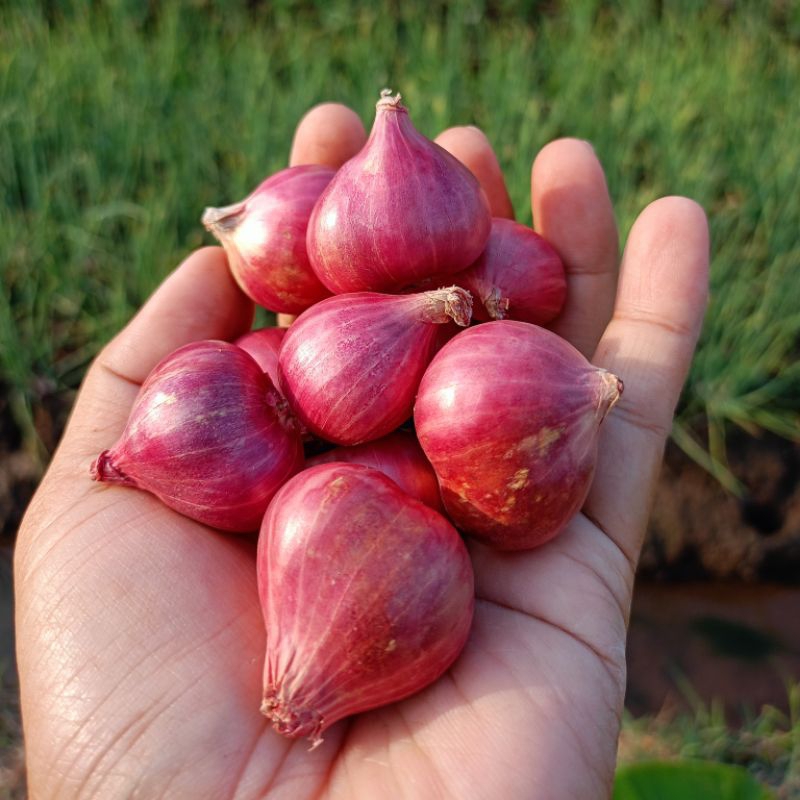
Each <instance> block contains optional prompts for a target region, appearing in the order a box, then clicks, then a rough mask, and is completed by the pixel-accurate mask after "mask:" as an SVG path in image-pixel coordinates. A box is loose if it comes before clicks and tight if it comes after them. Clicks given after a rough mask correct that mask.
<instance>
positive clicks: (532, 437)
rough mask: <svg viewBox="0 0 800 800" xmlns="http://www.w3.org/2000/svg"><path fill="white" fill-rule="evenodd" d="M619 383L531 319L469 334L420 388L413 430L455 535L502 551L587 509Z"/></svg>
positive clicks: (545, 536) (540, 536) (544, 536)
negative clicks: (459, 533) (604, 423)
mask: <svg viewBox="0 0 800 800" xmlns="http://www.w3.org/2000/svg"><path fill="white" fill-rule="evenodd" d="M621 391H622V382H621V381H620V380H619V379H618V378H617V377H616V376H614V375H612V374H611V373H610V372H607V371H606V370H603V369H599V368H598V367H594V366H592V365H591V364H590V363H589V362H588V361H587V360H586V359H585V358H584V357H583V356H582V355H581V354H580V353H579V352H578V351H577V350H575V348H573V347H572V345H570V344H569V343H568V342H566V341H564V340H563V339H561V338H560V337H558V336H556V335H555V334H554V333H551V332H550V331H547V330H545V329H544V328H540V327H537V326H535V325H530V324H528V323H526V322H516V321H512V320H503V321H497V322H487V323H484V324H482V325H477V326H475V327H473V328H470V329H469V330H466V331H462V332H461V333H460V334H459V335H458V336H456V337H455V338H454V339H452V340H451V341H450V342H449V343H448V344H447V345H445V347H444V348H442V350H441V351H440V352H439V353H438V354H437V355H436V357H435V358H434V359H433V361H432V362H431V364H430V366H429V367H428V370H427V371H426V373H425V375H424V377H423V379H422V382H421V384H420V389H419V393H418V395H417V401H416V405H415V407H414V424H415V427H416V432H417V436H418V438H419V442H420V444H421V445H422V449H423V450H424V451H425V455H426V456H427V457H428V460H429V461H430V462H431V464H432V465H433V468H434V470H435V472H436V475H437V477H438V479H439V487H440V490H441V493H442V500H443V501H444V505H445V508H446V509H447V513H448V515H449V516H450V518H451V519H452V520H453V522H454V523H455V524H456V526H457V527H458V528H460V529H461V530H463V531H464V532H466V533H469V534H470V535H472V536H474V537H476V538H478V539H481V540H482V541H484V542H486V543H488V544H490V545H492V546H494V547H496V548H498V549H504V550H523V549H530V548H533V547H537V546H539V545H541V544H543V543H544V542H546V541H548V540H550V539H552V538H553V537H554V536H556V535H557V534H558V533H560V532H561V531H562V530H563V529H564V527H565V526H566V524H567V523H568V522H569V520H570V519H571V518H572V517H573V516H574V515H575V514H576V513H577V511H578V510H579V509H580V508H581V506H582V505H583V502H584V500H585V499H586V495H587V493H588V491H589V487H590V484H591V480H592V476H593V473H594V468H595V462H596V458H597V440H598V432H599V427H600V423H601V422H602V421H603V419H604V418H605V416H606V414H607V413H608V411H609V410H610V409H611V407H612V406H613V405H614V403H615V402H616V401H617V400H618V399H619V396H620V393H621Z"/></svg>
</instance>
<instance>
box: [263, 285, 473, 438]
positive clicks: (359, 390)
mask: <svg viewBox="0 0 800 800" xmlns="http://www.w3.org/2000/svg"><path fill="white" fill-rule="evenodd" d="M470 307H471V299H470V297H469V293H468V292H465V291H464V290H463V289H440V290H436V291H432V292H422V293H419V294H409V295H386V294H378V293H375V292H356V293H354V294H346V295H337V296H336V297H329V298H328V299H327V300H323V301H322V302H320V303H317V304H316V305H315V306H313V307H312V308H310V309H308V311H306V312H305V313H304V314H301V315H300V317H298V319H297V320H295V322H294V323H293V324H292V326H291V327H290V328H289V331H288V333H287V334H286V338H285V339H284V340H283V344H282V345H281V353H280V357H279V359H278V367H279V371H280V389H281V391H282V392H283V395H284V397H285V398H286V399H287V401H288V402H289V406H290V407H291V409H292V411H293V412H294V413H295V415H296V416H297V418H298V419H299V420H300V422H301V423H302V424H303V425H304V426H305V427H306V428H307V429H308V431H310V432H311V433H312V434H314V435H316V436H319V437H320V438H321V439H325V440H326V441H329V442H333V443H334V444H342V445H354V444H361V443H362V442H368V441H372V440H374V439H379V438H380V437H381V436H385V435H386V434H388V433H391V432H392V431H393V430H395V429H396V428H397V427H398V426H399V425H400V424H401V423H402V422H404V421H405V420H407V419H408V418H409V417H410V416H411V410H412V407H413V404H414V396H415V395H416V392H417V387H418V386H419V382H420V379H421V378H422V374H423V372H424V371H425V367H426V366H427V365H428V363H429V361H430V359H431V357H432V355H433V353H434V348H435V346H436V337H437V329H438V328H439V326H440V325H441V324H443V323H445V322H448V321H449V320H450V319H451V317H454V318H457V321H459V323H460V324H461V325H462V326H464V325H467V324H468V323H469V319H470Z"/></svg>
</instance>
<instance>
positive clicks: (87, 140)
mask: <svg viewBox="0 0 800 800" xmlns="http://www.w3.org/2000/svg"><path fill="white" fill-rule="evenodd" d="M0 15H1V16H0V21H2V24H0V96H2V105H1V106H0V202H1V203H2V218H1V219H0V256H1V261H2V293H0V382H1V383H2V385H3V387H4V388H5V389H6V390H7V394H8V398H9V402H10V404H11V407H12V410H13V415H14V419H15V420H16V423H17V425H18V426H19V427H20V428H21V429H22V431H23V434H24V439H25V442H26V444H27V446H28V447H29V449H34V448H35V447H36V444H37V442H36V438H37V437H36V430H35V427H34V424H33V411H32V409H33V408H34V407H35V405H36V403H37V402H38V401H39V400H40V399H41V397H42V395H45V394H52V393H54V392H56V393H57V392H59V391H61V390H64V389H69V388H74V387H75V386H76V385H77V384H78V383H79V382H80V379H81V377H82V374H83V371H84V368H85V367H86V365H87V363H88V362H89V360H90V359H91V357H92V356H93V354H94V353H95V352H96V351H97V349H98V348H99V347H100V346H101V345H102V343H103V342H105V341H106V340H107V339H108V338H109V337H110V336H111V335H112V334H113V333H114V332H115V331H116V330H117V329H118V328H119V327H120V326H121V325H122V324H123V323H124V322H125V321H126V320H127V319H128V318H129V317H130V315H131V314H132V312H133V310H134V309H135V308H136V307H137V306H138V305H139V304H140V303H141V302H142V300H143V299H144V298H145V297H146V296H147V295H148V294H149V293H150V292H151V291H152V289H153V288H154V287H155V286H156V284H157V283H158V282H159V281H160V280H161V278H163V276H164V275H165V274H166V273H167V272H168V271H169V270H170V269H171V268H172V267H173V266H174V265H175V264H176V263H177V262H178V261H179V260H180V259H181V258H182V257H183V256H184V255H185V254H186V253H187V252H188V251H189V250H190V249H192V248H194V247H197V246H198V245H200V244H201V243H203V242H204V241H207V237H206V236H205V235H204V232H203V231H202V228H201V226H200V224H199V221H198V220H199V216H200V213H201V211H202V209H203V207H204V206H206V205H219V204H222V203H226V202H230V201H233V200H235V199H239V198H240V197H242V196H244V195H245V194H246V193H247V192H248V191H249V190H250V189H251V188H252V187H253V186H254V185H255V184H256V183H258V182H259V181H260V180H261V179H262V178H263V177H264V176H266V175H267V174H269V173H270V172H273V171H275V170H277V169H279V168H281V167H283V166H285V164H286V160H287V156H288V149H289V143H290V141H291V136H292V132H293V129H294V127H295V125H296V123H297V121H298V120H299V119H300V117H301V116H302V115H303V113H304V112H305V111H306V110H307V109H308V108H309V107H310V106H312V105H313V104H315V103H318V102H320V101H323V100H337V101H341V102H344V103H348V104H350V105H351V106H352V107H353V108H355V109H356V110H357V112H358V113H359V114H360V115H361V116H362V118H363V119H364V121H365V123H366V125H367V127H369V125H370V124H371V119H372V116H373V106H374V102H375V100H376V98H377V95H378V91H379V89H380V88H381V87H383V86H385V85H389V86H391V87H392V88H394V89H396V90H400V91H402V93H403V95H404V97H405V98H406V100H407V103H408V105H409V107H410V109H411V111H412V115H413V118H414V120H415V122H416V124H417V125H418V127H419V128H420V129H421V130H422V131H423V132H425V133H427V134H428V135H430V136H434V135H435V134H436V133H437V132H438V131H439V130H440V129H442V128H444V127H446V126H448V125H452V124H457V123H467V122H468V123H474V124H477V125H479V126H480V127H482V128H483V129H484V130H485V131H486V133H487V134H488V136H489V137H490V139H491V141H492V142H493V143H494V145H495V147H496V149H497V151H498V155H499V158H500V161H501V162H502V165H503V167H504V169H505V171H506V174H507V176H508V183H509V188H510V192H511V195H512V198H513V200H514V202H515V205H516V208H517V214H518V218H520V219H522V220H527V221H529V219H530V198H529V169H530V164H531V161H532V158H533V156H534V155H535V153H536V152H537V150H538V149H539V148H540V147H541V146H542V145H543V144H545V143H546V142H547V141H549V140H550V139H553V138H554V137H557V136H561V135H574V136H579V137H583V138H585V139H588V140H590V141H591V142H592V143H593V145H594V147H595V149H596V150H597V152H598V154H599V156H600V158H601V160H602V162H603V164H604V165H605V168H606V170H607V173H608V181H609V185H610V190H611V194H612V196H613V198H614V199H615V201H616V205H617V210H618V212H617V213H618V220H619V223H620V227H621V231H622V235H623V239H624V236H625V234H626V233H627V231H628V229H629V227H630V225H631V223H632V221H633V219H634V218H635V216H636V215H637V213H638V212H639V211H640V210H641V209H642V207H643V206H644V205H645V204H646V203H648V202H649V201H651V200H653V199H654V198H656V197H658V196H660V195H664V194H671V193H680V194H686V195H689V196H691V197H694V198H695V199H697V200H698V201H699V202H700V203H702V204H703V206H704V207H705V208H706V209H707V212H708V214H709V216H710V221H711V229H712V241H713V287H712V302H711V307H710V309H709V313H708V319H707V323H706V326H705V329H704V334H703V340H702V344H701V347H700V350H699V352H698V355H697V358H696V359H695V362H694V366H693V369H692V373H691V376H690V379H689V382H688V385H687V388H686V391H685V393H684V397H683V401H682V404H681V408H680V415H679V418H678V422H677V424H676V430H675V439H676V441H677V442H678V444H680V445H681V446H682V447H683V448H684V449H686V450H687V451H689V452H690V453H691V454H692V455H693V456H694V457H695V458H696V459H698V460H700V461H702V462H704V463H705V464H706V465H707V466H709V467H710V468H711V469H712V470H714V471H715V472H716V473H717V475H718V476H719V477H720V478H721V479H722V480H723V481H724V482H726V484H727V485H728V487H729V488H732V489H736V483H735V479H733V478H732V476H730V474H729V473H727V472H726V471H725V470H724V463H725V457H724V453H725V435H726V431H727V430H728V428H729V426H731V425H736V426H740V427H743V428H745V429H746V430H748V431H753V430H758V429H769V430H771V431H774V432H777V433H778V434H780V435H781V436H784V437H788V438H794V439H797V438H798V437H800V433H799V431H800V415H799V414H798V408H800V390H799V389H800V359H798V351H800V280H798V277H797V273H798V266H799V265H800V237H798V221H800V137H798V132H799V131H800V102H798V89H797V81H798V76H800V48H799V47H798V45H799V44H800V4H798V3H796V2H789V1H788V0H783V1H781V0H770V1H769V2H767V1H766V0H762V1H761V2H758V1H754V2H734V1H733V0H727V2H721V1H719V0H717V2H709V3H697V2H690V1H689V0H674V1H672V2H671V1H670V0H660V1H656V0H649V1H648V2H636V1H635V0H631V2H623V1H622V0H618V1H617V2H599V0H574V2H572V1H570V2H567V0H564V2H554V0H549V1H548V2H533V0H529V1H528V2H510V0H466V2H457V3H452V4H451V3H446V2H442V0H425V2H422V1H421V0H403V2H399V1H398V2H393V3H387V4H385V5H384V6H383V7H380V8H379V7H378V6H374V5H373V4H371V3H366V2H363V3H362V2H348V0H326V1H325V2H322V0H320V1H319V2H316V1H315V0H277V2H272V3H267V2H243V0H239V2H222V0H220V1H219V2H217V1H216V0H194V1H193V2H177V1H175V2H150V3H146V2H140V1H139V0H106V2H99V1H98V2H68V1H66V0H65V1H64V2H55V1H51V2H42V1H41V0H40V2H29V1H28V0H24V1H23V0H20V1H19V2H14V0H12V1H11V2H7V3H5V4H4V6H3V8H2V10H0ZM39 451H40V454H41V456H42V458H43V459H45V458H46V457H47V454H46V453H42V448H41V447H40V448H39ZM708 452H710V454H711V458H709V457H708V456H707V455H706V454H707V453H708Z"/></svg>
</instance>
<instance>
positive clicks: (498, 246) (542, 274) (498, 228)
mask: <svg viewBox="0 0 800 800" xmlns="http://www.w3.org/2000/svg"><path fill="white" fill-rule="evenodd" d="M452 281H453V282H454V283H457V284H458V285H459V286H463V287H464V288H465V289H468V290H469V292H470V294H472V297H473V302H474V308H473V316H474V318H475V319H478V320H489V319H506V318H507V319H516V320H521V321H522V322H532V323H533V324H535V325H545V324H546V323H548V322H551V321H552V320H554V319H555V318H556V317H557V316H558V313H559V312H560V311H561V308H562V306H563V305H564V299H565V298H566V294H567V281H566V276H565V274H564V265H563V263H562V262H561V258H560V257H559V255H558V253H557V252H556V250H555V248H554V247H553V246H552V245H551V244H550V243H549V242H548V241H547V240H546V239H544V238H543V237H542V236H539V234H538V233H536V232H535V231H533V230H531V229H530V228H528V227H526V226H525V225H521V224H520V223H519V222H514V221H513V220H510V219H500V218H496V219H493V220H492V232H491V234H490V235H489V241H488V242H487V244H486V249H485V250H484V251H483V253H481V255H480V256H479V257H478V260H477V261H476V262H475V263H474V264H473V265H472V266H471V267H469V269H466V270H464V271H463V272H459V273H458V275H456V276H454V277H453V278H452Z"/></svg>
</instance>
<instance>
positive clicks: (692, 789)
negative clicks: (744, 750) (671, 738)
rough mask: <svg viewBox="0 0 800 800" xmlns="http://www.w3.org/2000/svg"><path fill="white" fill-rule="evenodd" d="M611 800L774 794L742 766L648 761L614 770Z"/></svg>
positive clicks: (763, 797)
mask: <svg viewBox="0 0 800 800" xmlns="http://www.w3.org/2000/svg"><path fill="white" fill-rule="evenodd" d="M613 800H774V795H773V794H772V792H770V791H769V790H768V789H767V788H766V787H765V786H763V785H762V784H760V783H759V782H758V781H757V780H756V779H755V778H753V777H752V776H751V775H750V774H749V773H748V772H747V770H745V769H743V768H742V767H736V766H732V765H730V764H717V763H714V762H710V761H668V762H667V761H665V762H659V761H651V762H644V763H641V764H631V765H629V766H626V767H621V768H620V769H619V770H617V776H616V780H615V782H614V795H613Z"/></svg>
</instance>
